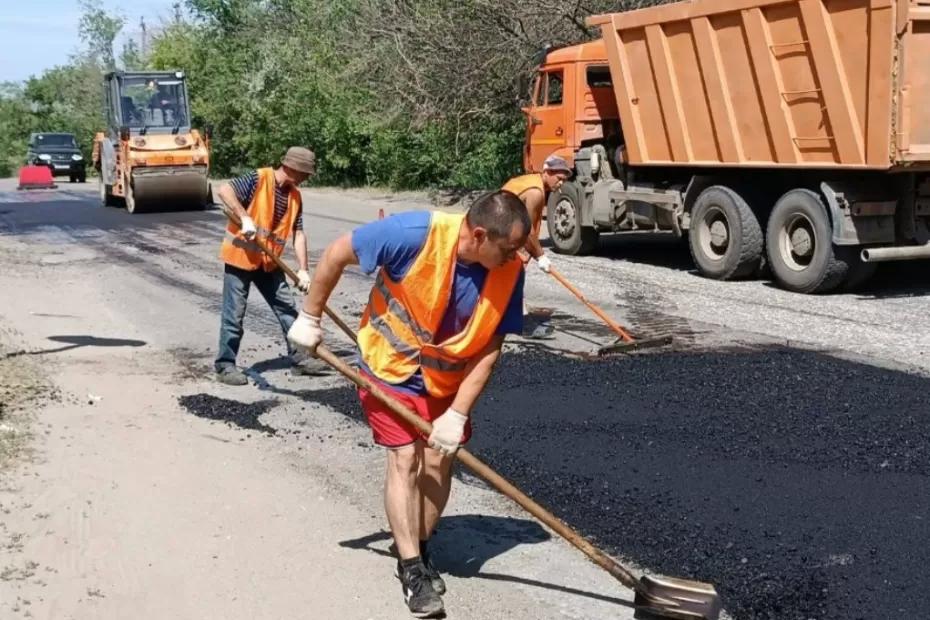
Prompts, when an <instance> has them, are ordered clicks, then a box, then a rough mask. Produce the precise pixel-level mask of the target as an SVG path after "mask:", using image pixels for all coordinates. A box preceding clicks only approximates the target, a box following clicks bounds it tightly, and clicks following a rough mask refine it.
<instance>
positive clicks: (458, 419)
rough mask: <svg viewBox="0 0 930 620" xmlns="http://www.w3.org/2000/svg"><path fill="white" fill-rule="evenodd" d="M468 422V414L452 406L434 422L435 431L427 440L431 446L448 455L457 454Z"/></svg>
mask: <svg viewBox="0 0 930 620" xmlns="http://www.w3.org/2000/svg"><path fill="white" fill-rule="evenodd" d="M466 422H468V416H464V415H462V414H461V413H459V412H458V411H456V410H455V409H453V408H452V407H449V408H448V409H446V412H445V413H444V414H442V415H441V416H439V417H438V418H436V421H435V422H433V432H432V433H430V435H429V439H428V440H427V443H429V447H430V448H432V449H433V450H439V451H440V452H442V453H443V454H445V455H446V456H451V455H453V454H455V451H456V450H458V449H459V446H461V445H462V433H463V432H465V423H466Z"/></svg>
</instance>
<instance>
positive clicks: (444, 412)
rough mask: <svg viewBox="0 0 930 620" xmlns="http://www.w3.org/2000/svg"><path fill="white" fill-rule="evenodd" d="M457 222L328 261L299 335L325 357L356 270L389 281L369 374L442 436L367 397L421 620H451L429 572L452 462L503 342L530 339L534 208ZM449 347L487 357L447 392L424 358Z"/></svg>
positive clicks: (432, 221)
mask: <svg viewBox="0 0 930 620" xmlns="http://www.w3.org/2000/svg"><path fill="white" fill-rule="evenodd" d="M452 217H453V216H449V215H446V214H435V215H434V214H432V213H429V212H409V213H400V214H397V215H394V216H391V217H389V218H387V219H385V220H381V221H377V222H373V223H371V224H367V225H365V226H362V227H361V228H358V229H356V230H355V231H353V232H352V233H351V234H349V235H345V236H344V237H342V238H340V239H338V240H337V241H335V242H334V243H333V244H332V245H330V246H329V247H328V248H327V249H326V251H325V252H324V254H323V258H322V259H321V260H320V262H319V265H318V266H317V269H316V272H315V274H314V278H313V282H312V284H311V286H310V292H309V293H308V295H307V298H306V300H305V302H304V307H303V309H302V310H301V313H300V316H299V317H298V318H297V320H296V321H295V322H294V326H293V327H292V328H291V330H290V332H289V333H288V338H289V339H291V341H292V342H293V343H294V344H295V345H298V346H302V347H305V348H307V349H308V350H310V351H315V350H316V347H317V346H319V344H320V343H321V342H322V338H323V332H322V330H321V328H320V318H321V315H322V312H323V308H324V306H325V304H326V300H327V299H328V298H329V296H330V294H331V293H332V291H333V289H334V288H335V286H336V284H337V282H338V280H339V278H340V276H341V275H342V272H343V270H344V269H345V268H346V267H347V266H349V265H353V264H357V265H360V266H361V268H362V270H363V271H365V272H366V273H375V272H379V275H378V280H377V281H376V284H375V287H374V288H373V289H372V296H371V301H370V303H369V307H368V314H367V315H366V320H365V321H363V326H362V333H361V335H360V337H359V342H360V343H362V345H361V351H360V359H361V360H362V362H361V364H360V366H361V371H362V373H363V374H365V375H366V376H367V378H368V379H369V381H371V382H372V383H374V384H375V385H377V386H378V387H379V388H380V389H382V390H383V391H385V392H387V393H388V394H390V395H391V396H392V397H394V399H396V400H398V401H400V402H401V403H403V404H404V405H406V407H407V408H408V409H410V410H413V411H415V412H416V413H417V414H418V415H419V416H420V417H422V418H423V419H425V420H427V421H428V422H431V423H432V426H433V432H432V434H431V435H430V436H429V437H424V436H422V435H421V434H420V433H419V432H418V431H417V430H416V429H414V428H413V427H411V426H410V425H408V424H406V423H403V422H400V421H398V420H397V419H396V417H395V415H394V414H393V412H392V411H391V410H390V409H389V408H388V407H387V406H386V405H385V404H384V403H382V402H380V400H379V399H378V398H377V397H375V396H374V395H373V394H371V393H370V392H368V391H367V390H364V389H361V390H359V396H360V399H361V402H362V409H363V410H364V412H365V415H366V417H367V419H368V422H369V425H370V426H371V429H372V434H373V436H374V441H375V442H376V443H377V444H379V445H382V446H384V447H385V448H388V453H387V461H388V464H387V477H386V480H385V498H384V499H385V510H386V512H387V517H388V522H389V523H390V526H391V531H392V533H393V535H394V541H395V545H396V551H397V556H398V564H397V571H396V574H397V576H398V578H399V579H400V580H401V584H402V586H403V591H404V599H405V601H406V603H407V605H408V607H409V609H410V611H411V612H412V613H413V614H414V615H416V616H418V617H433V614H438V613H441V612H442V611H443V604H442V599H441V598H440V595H441V594H442V593H444V592H445V584H444V583H443V580H442V578H441V577H440V576H439V573H438V572H437V571H436V569H435V568H434V567H433V565H432V563H431V562H430V558H429V550H428V541H429V538H430V536H431V535H432V533H433V531H434V529H435V527H436V524H437V523H438V520H439V517H440V515H441V514H442V511H443V509H444V508H445V505H446V502H447V501H448V498H449V490H450V488H451V481H452V475H451V472H452V460H453V459H452V458H451V457H452V455H454V453H455V451H456V450H457V449H458V448H459V446H461V445H463V444H464V443H465V442H467V441H468V439H469V437H470V436H471V421H470V418H469V414H470V412H471V410H472V408H473V407H474V404H475V402H476V401H477V399H478V397H479V396H480V394H481V392H482V391H483V390H484V387H485V385H486V383H487V381H488V379H489V378H490V375H491V371H492V370H493V368H494V365H495V363H496V362H497V360H498V358H499V357H500V352H501V346H502V344H503V340H504V337H505V336H506V335H507V334H520V333H521V332H522V329H523V312H522V305H523V278H524V275H523V269H522V265H520V263H519V261H518V259H517V258H516V255H517V251H518V250H519V249H520V248H521V247H523V245H524V244H525V243H526V238H527V235H528V234H529V232H530V219H529V215H528V214H527V211H526V207H525V206H524V205H523V203H522V202H521V201H520V199H519V198H517V196H516V195H514V194H512V193H511V192H505V191H500V192H496V193H494V194H489V195H487V196H485V197H483V198H481V199H479V200H478V201H477V202H476V203H475V204H474V205H473V206H472V207H471V209H469V212H468V214H467V215H466V216H464V217H463V218H461V219H459V220H455V219H452ZM439 218H442V219H439ZM439 248H449V250H448V251H454V252H455V255H454V256H450V255H448V254H446V255H443V252H445V251H447V250H442V251H440V249H439ZM447 269H452V270H453V271H452V274H451V278H450V281H449V282H448V285H446V284H445V280H440V281H439V282H441V283H442V285H443V286H447V290H444V289H443V288H442V287H437V286H436V284H437V278H444V276H445V274H448V273H449V272H448V271H447ZM490 278H493V280H491V279H490ZM427 289H428V290H427ZM437 298H438V299H437ZM377 299H382V301H381V302H377V301H375V300H377ZM479 302H480V304H479ZM407 306H409V307H407ZM424 308H426V309H427V310H424ZM429 308H436V309H441V308H445V310H444V311H443V312H442V316H441V318H440V317H438V316H437V317H436V318H435V319H433V320H432V323H433V324H435V323H437V322H438V325H423V324H420V323H419V322H418V321H417V320H416V318H414V317H417V312H419V313H421V314H429V312H428V309H429ZM434 316H435V315H434ZM427 322H429V321H427ZM398 324H403V325H404V326H406V327H407V328H409V329H406V331H405V328H399V327H397V325H398ZM432 328H435V333H430V329H432ZM414 334H416V335H414ZM424 334H425V336H424ZM363 336H364V337H363ZM421 337H425V338H429V340H420V338H421ZM453 338H454V339H453ZM414 339H415V340H417V341H419V342H420V343H422V344H418V343H417V342H414V341H413V340H414ZM450 339H453V340H452V342H457V343H458V342H460V341H461V340H465V341H467V342H469V343H470V344H473V345H474V347H473V348H469V349H467V350H478V351H479V352H478V353H477V354H475V355H473V356H470V357H468V359H465V360H461V362H460V363H459V365H458V368H460V370H459V371H458V372H461V373H462V374H461V375H456V379H455V380H453V381H452V383H451V384H450V385H451V387H450V388H448V389H444V388H441V387H438V386H439V384H438V383H437V377H436V373H437V372H438V373H439V374H442V373H444V372H446V370H447V369H446V368H442V364H440V365H438V366H434V365H433V364H435V358H430V356H429V355H427V353H429V352H428V351H426V350H425V348H424V346H425V345H426V344H430V345H436V346H439V347H440V348H443V347H451V345H449V344H448V343H449V342H450ZM372 341H374V342H375V343H376V344H374V345H373V344H370V343H371V342H372ZM366 347H367V348H368V349H369V350H365V349H366ZM443 350H444V351H446V352H448V351H451V348H450V349H443ZM460 350H466V349H460ZM450 355H451V353H450ZM463 355H464V354H463ZM385 359H387V360H388V361H387V362H386V361H385ZM431 359H432V360H433V362H432V363H430V361H431ZM449 359H452V360H458V359H460V358H456V357H455V356H451V358H444V361H446V363H447V364H450V365H455V364H452V362H449ZM411 360H413V363H412V364H411ZM366 361H367V362H368V364H366ZM369 364H370V365H371V368H370V367H369ZM411 366H412V370H411ZM379 367H380V369H381V375H390V376H394V377H406V378H404V379H398V380H396V381H394V382H391V383H389V382H388V381H386V380H385V379H384V378H381V377H380V376H379V375H378V368H379ZM424 367H426V368H427V370H428V371H429V372H427V373H426V374H425V375H424ZM435 368H441V370H439V371H437V370H435ZM462 369H463V370H462ZM395 371H396V372H395ZM411 373H412V374H411ZM455 386H457V388H456V387H455ZM449 391H453V392H454V393H451V394H448V393H447V392H449Z"/></svg>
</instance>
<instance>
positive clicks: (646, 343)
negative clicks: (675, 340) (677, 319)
mask: <svg viewBox="0 0 930 620" xmlns="http://www.w3.org/2000/svg"><path fill="white" fill-rule="evenodd" d="M668 344H672V337H671V336H662V337H660V338H645V339H643V340H638V339H637V340H632V341H630V342H625V341H623V340H617V341H616V342H614V343H613V344H609V345H607V346H604V347H601V348H600V349H598V350H597V354H598V356H604V355H613V354H615V353H630V352H632V351H637V350H639V349H651V348H654V347H664V346H665V345H668Z"/></svg>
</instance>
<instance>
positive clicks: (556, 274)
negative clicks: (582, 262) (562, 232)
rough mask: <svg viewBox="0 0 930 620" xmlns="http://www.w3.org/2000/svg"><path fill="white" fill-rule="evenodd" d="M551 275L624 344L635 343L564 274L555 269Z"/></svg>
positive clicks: (550, 270)
mask: <svg viewBox="0 0 930 620" xmlns="http://www.w3.org/2000/svg"><path fill="white" fill-rule="evenodd" d="M549 275H551V276H552V277H553V278H555V279H556V280H558V281H559V283H560V284H561V285H562V286H564V287H565V288H567V289H568V290H569V291H570V292H571V294H572V295H574V296H575V297H577V298H578V300H579V301H581V303H583V304H584V305H586V306H587V307H588V308H590V309H591V312H593V313H594V314H596V315H597V316H599V317H600V319H601V320H602V321H604V323H606V324H607V326H608V327H609V328H610V329H612V330H613V331H614V333H615V334H617V335H618V336H620V338H621V339H622V340H623V341H624V342H633V336H631V335H630V334H629V333H628V332H627V331H626V330H625V329H623V328H622V327H620V326H619V325H618V324H617V323H616V322H615V321H614V320H613V319H611V318H610V317H609V316H607V313H606V312H604V311H603V310H601V309H600V308H598V307H597V306H595V305H594V304H593V303H591V302H590V301H588V300H587V299H586V298H585V296H584V295H582V294H581V291H579V290H578V289H577V288H575V287H574V286H572V284H571V282H569V281H568V280H566V279H565V276H563V275H562V274H560V273H559V272H558V271H556V270H555V269H554V268H551V269H549Z"/></svg>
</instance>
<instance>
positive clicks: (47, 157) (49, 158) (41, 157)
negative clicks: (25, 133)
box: [39, 153, 52, 161]
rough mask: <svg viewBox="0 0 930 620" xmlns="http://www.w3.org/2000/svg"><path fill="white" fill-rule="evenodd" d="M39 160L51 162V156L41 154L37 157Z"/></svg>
mask: <svg viewBox="0 0 930 620" xmlns="http://www.w3.org/2000/svg"><path fill="white" fill-rule="evenodd" d="M39 159H41V160H42V161H52V156H51V155H46V154H44V153H43V154H42V155H39Z"/></svg>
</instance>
